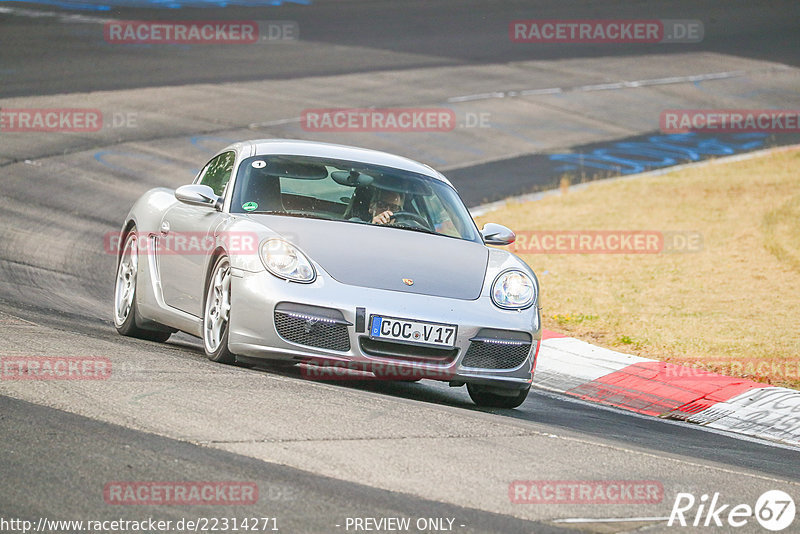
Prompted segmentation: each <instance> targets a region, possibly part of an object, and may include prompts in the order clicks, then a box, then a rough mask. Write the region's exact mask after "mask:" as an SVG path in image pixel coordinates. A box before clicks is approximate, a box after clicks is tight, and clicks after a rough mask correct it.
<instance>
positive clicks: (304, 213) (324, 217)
mask: <svg viewBox="0 0 800 534" xmlns="http://www.w3.org/2000/svg"><path fill="white" fill-rule="evenodd" d="M248 213H256V214H258V215H285V216H287V217H305V218H307V219H321V220H323V221H337V220H339V219H335V218H334V217H331V216H329V215H322V214H319V213H310V212H308V211H300V210H295V211H285V210H269V211H250V212H248Z"/></svg>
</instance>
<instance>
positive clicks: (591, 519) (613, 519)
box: [552, 517, 669, 523]
mask: <svg viewBox="0 0 800 534" xmlns="http://www.w3.org/2000/svg"><path fill="white" fill-rule="evenodd" d="M552 521H553V523H638V522H642V521H669V517H569V518H566V519H553V520H552Z"/></svg>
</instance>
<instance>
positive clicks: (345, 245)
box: [250, 215, 489, 300]
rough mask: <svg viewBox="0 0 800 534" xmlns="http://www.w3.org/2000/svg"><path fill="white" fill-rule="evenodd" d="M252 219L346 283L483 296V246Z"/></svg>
mask: <svg viewBox="0 0 800 534" xmlns="http://www.w3.org/2000/svg"><path fill="white" fill-rule="evenodd" d="M250 217H251V218H252V219H253V220H255V221H258V222H260V223H261V224H263V225H265V226H267V227H268V228H270V229H271V230H273V231H275V232H277V233H279V234H281V235H282V236H283V237H284V238H286V240H287V241H290V242H291V243H293V244H294V245H296V246H297V247H298V248H300V249H301V250H302V251H303V252H305V253H306V254H307V255H308V256H309V257H310V258H311V259H312V260H313V261H315V262H316V263H318V264H319V265H320V266H322V268H323V269H325V271H326V272H327V273H328V274H330V275H331V276H332V277H333V278H335V279H336V280H337V281H339V282H341V283H343V284H348V285H353V286H360V287H370V288H375V289H388V290H392V291H401V292H404V293H419V294H423V295H432V296H438V297H449V298H456V299H463V300H474V299H477V298H478V297H479V296H480V294H481V289H482V287H483V281H484V277H485V275H486V266H487V262H488V259H489V249H488V248H487V247H486V246H485V245H483V244H482V243H475V242H473V241H465V240H463V239H455V238H450V237H445V236H441V235H431V234H426V233H422V232H414V231H410V230H403V229H400V228H391V227H384V226H374V225H371V224H358V223H351V222H345V221H324V220H319V219H310V218H302V217H286V216H281V215H250ZM404 279H406V280H413V285H410V286H409V285H407V284H406V283H405V282H404Z"/></svg>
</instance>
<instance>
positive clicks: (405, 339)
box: [369, 315, 456, 348]
mask: <svg viewBox="0 0 800 534" xmlns="http://www.w3.org/2000/svg"><path fill="white" fill-rule="evenodd" d="M369 324H370V327H369V337H370V338H371V339H385V340H391V341H399V342H401V343H412V344H414V345H429V346H433V347H446V348H453V347H454V346H455V344H456V325H452V324H441V323H428V322H423V321H414V320H411V319H398V318H396V317H383V316H380V315H372V316H370V321H369Z"/></svg>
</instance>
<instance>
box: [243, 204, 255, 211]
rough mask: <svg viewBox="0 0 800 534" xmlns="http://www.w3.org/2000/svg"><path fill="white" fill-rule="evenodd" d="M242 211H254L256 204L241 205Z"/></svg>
mask: <svg viewBox="0 0 800 534" xmlns="http://www.w3.org/2000/svg"><path fill="white" fill-rule="evenodd" d="M242 209H243V210H244V211H255V210H256V209H258V204H256V203H255V202H245V203H244V204H242Z"/></svg>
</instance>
